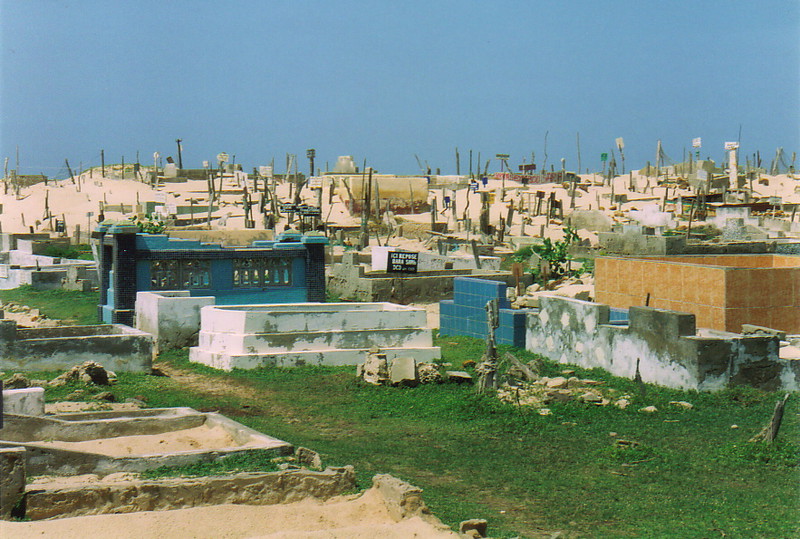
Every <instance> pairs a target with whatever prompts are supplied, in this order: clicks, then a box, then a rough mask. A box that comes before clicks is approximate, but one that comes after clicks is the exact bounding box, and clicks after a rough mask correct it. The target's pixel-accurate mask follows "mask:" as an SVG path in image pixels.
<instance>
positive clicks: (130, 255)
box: [108, 224, 139, 326]
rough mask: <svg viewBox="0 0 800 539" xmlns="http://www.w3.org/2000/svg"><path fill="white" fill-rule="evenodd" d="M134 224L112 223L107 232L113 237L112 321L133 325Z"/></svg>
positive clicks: (134, 292)
mask: <svg viewBox="0 0 800 539" xmlns="http://www.w3.org/2000/svg"><path fill="white" fill-rule="evenodd" d="M138 231H139V229H138V228H137V227H136V226H135V225H125V224H121V225H114V226H112V227H111V228H110V229H109V231H108V234H111V235H113V237H114V265H113V269H114V282H113V283H112V284H113V286H114V311H113V314H112V320H111V321H112V322H113V323H115V324H125V325H127V326H132V325H133V315H134V309H135V306H136V234H137V232H138Z"/></svg>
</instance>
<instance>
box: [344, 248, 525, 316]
mask: <svg viewBox="0 0 800 539" xmlns="http://www.w3.org/2000/svg"><path fill="white" fill-rule="evenodd" d="M356 260H357V258H356V257H355V254H351V253H345V254H344V256H343V257H342V263H341V264H335V265H333V266H332V268H331V274H330V275H329V276H328V290H330V291H331V293H333V294H336V295H339V296H340V297H341V298H343V299H348V300H354V301H367V302H373V301H391V302H392V303H399V304H402V305H406V304H409V303H418V302H426V301H439V300H442V299H447V298H449V297H451V296H452V293H453V278H454V277H458V276H464V277H475V278H478V279H486V280H491V281H501V282H504V283H506V284H507V285H512V284H514V276H513V275H512V274H511V272H507V271H493V270H483V269H481V270H473V269H448V270H443V271H430V272H418V273H416V274H387V273H385V272H366V271H365V269H364V267H363V266H361V265H358V264H357V262H356ZM525 279H526V280H525V283H526V284H530V277H529V276H526V277H525Z"/></svg>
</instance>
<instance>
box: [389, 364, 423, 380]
mask: <svg viewBox="0 0 800 539" xmlns="http://www.w3.org/2000/svg"><path fill="white" fill-rule="evenodd" d="M389 378H390V380H391V382H392V385H407V386H415V385H417V384H419V373H418V372H417V362H416V360H415V359H414V358H413V357H397V358H395V359H394V361H392V366H391V368H390V369H389Z"/></svg>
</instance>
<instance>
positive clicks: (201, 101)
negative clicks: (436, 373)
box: [0, 0, 800, 176]
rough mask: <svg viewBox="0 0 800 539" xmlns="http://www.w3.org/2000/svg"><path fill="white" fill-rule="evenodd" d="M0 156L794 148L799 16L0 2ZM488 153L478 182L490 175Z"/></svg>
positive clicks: (49, 159) (641, 157)
mask: <svg viewBox="0 0 800 539" xmlns="http://www.w3.org/2000/svg"><path fill="white" fill-rule="evenodd" d="M0 44H1V46H2V50H1V51H0V152H1V153H0V158H3V157H9V158H10V166H11V167H12V168H13V166H14V161H15V149H16V147H17V146H18V147H19V154H20V169H21V172H23V173H38V172H44V173H45V174H48V175H51V176H58V175H61V176H63V175H64V174H65V172H64V169H63V162H64V159H65V158H68V159H69V160H70V163H71V164H73V165H74V166H77V165H78V164H79V163H83V165H84V166H87V165H89V164H92V165H95V164H99V162H100V149H101V148H102V149H104V150H105V155H106V162H119V161H120V159H121V157H122V156H125V160H126V162H130V161H132V160H134V159H135V156H136V152H137V151H139V152H140V155H141V161H142V162H143V163H151V162H152V157H151V156H152V153H153V151H156V150H157V151H159V152H161V154H162V155H164V156H166V155H175V154H176V149H175V143H174V140H175V139H176V138H178V137H180V138H182V139H183V141H184V142H183V146H184V152H183V159H184V166H186V167H199V166H201V162H202V161H203V160H206V159H213V158H214V156H215V155H216V154H217V153H219V152H221V151H225V152H228V153H229V154H231V155H236V161H237V162H240V163H243V164H244V165H245V167H246V170H250V169H251V168H252V167H253V166H256V165H261V164H267V163H269V162H270V160H271V159H272V158H273V157H274V158H275V163H276V169H277V171H282V169H283V167H284V164H285V154H286V153H287V152H289V153H294V154H297V155H298V157H299V159H300V163H301V170H303V169H307V161H306V159H305V150H306V149H307V148H312V147H313V148H316V150H317V165H318V166H320V167H321V168H323V169H324V167H325V163H326V161H327V162H330V166H331V167H332V166H333V163H334V162H335V161H336V157H337V156H339V155H353V156H355V159H356V161H357V162H358V163H361V162H363V160H364V159H366V160H367V162H368V164H369V165H371V166H374V167H375V168H377V169H378V170H380V171H381V172H394V173H399V174H414V173H417V172H418V171H419V169H418V167H417V164H416V160H415V159H414V154H418V155H419V156H420V158H421V159H424V160H426V161H428V162H429V163H430V165H431V166H432V167H433V168H434V169H435V168H437V167H439V168H441V169H442V173H451V174H452V173H455V156H454V149H455V148H456V147H458V148H459V151H460V153H461V162H462V167H461V170H462V172H465V171H466V169H467V168H468V153H469V150H470V149H472V150H473V151H474V158H475V161H476V162H477V153H478V152H481V156H482V158H483V159H484V160H485V159H486V158H487V157H494V155H495V154H496V153H508V154H510V155H511V159H510V162H511V163H512V164H518V163H520V162H521V161H522V159H523V158H526V159H527V160H528V161H530V154H531V152H532V151H533V152H535V154H536V161H537V163H539V164H540V165H541V163H542V159H543V157H544V138H545V133H548V137H547V153H548V168H549V164H551V163H555V164H556V166H557V167H558V166H560V165H559V160H560V159H561V158H562V157H563V158H566V164H567V168H568V169H572V170H574V169H575V168H576V167H577V149H576V134H577V133H580V143H581V166H582V168H583V169H586V168H590V169H598V170H599V168H600V160H599V157H600V153H601V152H608V151H610V150H611V149H612V148H613V146H614V139H615V138H616V137H623V138H624V139H625V153H626V164H627V165H628V168H630V167H633V168H639V167H641V166H644V165H645V163H646V161H648V160H654V158H655V152H656V143H657V140H658V139H661V140H662V141H663V145H664V149H665V151H666V153H667V154H668V155H669V156H670V157H672V158H673V159H675V160H680V159H681V157H682V155H683V152H684V148H686V149H687V151H688V149H689V148H690V145H691V139H692V138H693V137H702V139H703V146H704V147H703V149H702V154H703V156H706V155H709V156H711V157H712V158H713V159H716V160H720V159H721V158H722V156H723V143H724V142H725V141H727V140H736V139H737V138H738V136H739V129H740V125H741V145H742V146H741V148H742V150H741V151H742V152H743V154H744V155H751V154H753V153H755V152H756V151H760V152H761V156H762V158H763V159H764V160H765V161H766V162H767V163H768V162H769V160H770V159H771V158H772V156H773V155H774V153H775V149H776V148H777V147H778V146H782V147H784V148H785V150H786V151H787V152H788V154H789V155H791V152H793V151H799V150H800V2H797V0H775V1H769V0H767V1H760V2H730V1H702V0H697V1H681V0H678V1H670V2H663V1H662V2H655V1H648V0H638V1H616V2H597V1H595V2H589V1H582V0H576V1H561V2H557V1H507V2H502V1H500V2H497V1H493V2H485V1H484V2H477V1H428V2H422V1H407V2H398V1H394V2H389V1H362V2H357V1H329V2H323V1H316V2H315V1H297V0H294V1H263V2H258V1H252V2H245V1H234V2H218V1H214V2H212V1H202V0H199V1H198V0H195V1H187V0H167V1H160V2H152V1H147V0H137V1H134V2H122V1H108V0H107V1H91V0H85V1H80V0H78V1H56V0H48V1H44V0H0ZM497 169H498V165H497V161H496V160H493V162H492V165H491V166H490V170H497Z"/></svg>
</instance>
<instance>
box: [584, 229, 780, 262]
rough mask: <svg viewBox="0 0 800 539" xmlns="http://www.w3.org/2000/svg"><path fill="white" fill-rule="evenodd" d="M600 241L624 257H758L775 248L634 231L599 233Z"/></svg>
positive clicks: (772, 243) (758, 243)
mask: <svg viewBox="0 0 800 539" xmlns="http://www.w3.org/2000/svg"><path fill="white" fill-rule="evenodd" d="M598 239H599V240H600V247H601V248H602V249H603V250H604V251H605V252H606V253H611V254H623V255H642V256H653V255H677V254H759V253H771V252H774V251H775V249H776V242H775V241H774V240H772V241H738V242H724V243H705V242H695V241H692V242H691V243H690V242H687V241H686V237H685V236H656V235H649V234H642V233H641V232H631V231H628V232H600V233H599V234H598Z"/></svg>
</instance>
